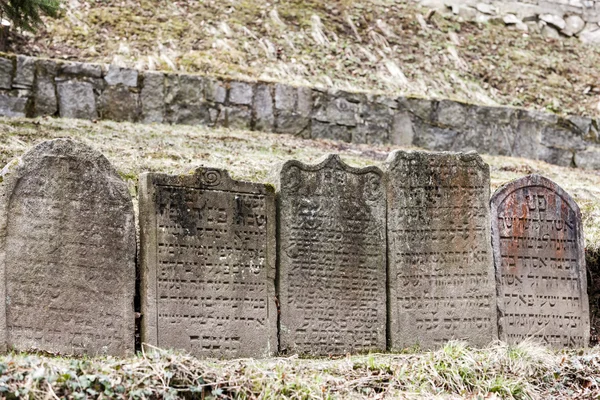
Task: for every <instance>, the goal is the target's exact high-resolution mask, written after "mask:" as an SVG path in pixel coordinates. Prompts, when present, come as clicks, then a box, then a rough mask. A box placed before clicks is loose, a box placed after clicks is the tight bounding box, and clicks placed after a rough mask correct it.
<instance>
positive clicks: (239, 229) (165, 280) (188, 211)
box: [140, 168, 277, 358]
mask: <svg viewBox="0 0 600 400" xmlns="http://www.w3.org/2000/svg"><path fill="white" fill-rule="evenodd" d="M140 179H141V188H142V194H141V198H140V220H141V230H142V235H141V238H142V242H141V245H142V312H143V314H144V316H143V329H142V340H143V341H145V342H148V343H151V344H155V345H158V346H160V347H163V348H177V349H184V350H187V351H189V352H191V353H192V354H194V355H196V356H199V357H219V358H235V357H266V356H269V355H271V354H273V353H275V352H276V351H277V310H276V305H275V286H274V285H275V194H274V191H273V190H267V187H266V186H265V185H262V184H253V183H247V182H238V181H234V180H231V178H230V177H229V175H228V174H227V172H226V171H224V170H217V169H202V168H201V169H198V170H197V171H196V172H195V173H194V174H192V175H184V176H169V175H159V174H144V175H142V177H141V178H140Z"/></svg>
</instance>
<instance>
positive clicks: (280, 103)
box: [275, 83, 298, 112]
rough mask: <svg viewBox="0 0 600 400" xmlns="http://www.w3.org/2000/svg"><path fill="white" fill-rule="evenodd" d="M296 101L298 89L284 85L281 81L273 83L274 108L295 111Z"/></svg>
mask: <svg viewBox="0 0 600 400" xmlns="http://www.w3.org/2000/svg"><path fill="white" fill-rule="evenodd" d="M297 103H298V89H297V88H295V87H293V86H290V85H285V84H283V83H277V84H276V85H275V109H276V110H282V111H289V112H293V111H296V104H297Z"/></svg>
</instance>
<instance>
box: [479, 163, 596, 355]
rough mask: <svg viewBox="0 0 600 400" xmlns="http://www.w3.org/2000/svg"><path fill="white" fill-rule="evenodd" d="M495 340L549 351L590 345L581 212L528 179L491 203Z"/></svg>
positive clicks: (553, 189) (560, 193) (561, 194)
mask: <svg viewBox="0 0 600 400" xmlns="http://www.w3.org/2000/svg"><path fill="white" fill-rule="evenodd" d="M491 211H492V245H493V249H494V264H495V267H496V281H497V291H498V313H499V315H498V321H499V333H500V339H502V340H505V341H508V342H509V343H515V342H519V341H521V340H523V339H525V338H528V337H531V338H533V339H534V340H537V341H539V342H542V343H545V344H548V345H551V346H554V347H584V346H587V344H588V340H589V330H590V321H589V305H588V297H587V283H586V270H585V258H584V242H583V232H582V226H581V213H580V211H579V207H578V206H577V204H576V203H575V201H573V199H572V198H571V196H569V194H567V192H565V191H564V190H563V189H561V188H560V187H559V186H558V185H557V184H556V183H554V182H552V181H551V180H549V179H546V178H544V177H542V176H539V175H530V176H526V177H524V178H521V179H518V180H516V181H512V182H510V183H508V184H506V185H504V186H502V187H501V188H499V189H498V190H497V191H496V193H494V195H493V196H492V199H491Z"/></svg>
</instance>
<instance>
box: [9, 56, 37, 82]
mask: <svg viewBox="0 0 600 400" xmlns="http://www.w3.org/2000/svg"><path fill="white" fill-rule="evenodd" d="M34 79H35V58H33V57H27V56H21V55H19V56H17V71H16V73H15V79H14V80H13V83H12V85H13V88H15V89H31V88H32V87H33V80H34Z"/></svg>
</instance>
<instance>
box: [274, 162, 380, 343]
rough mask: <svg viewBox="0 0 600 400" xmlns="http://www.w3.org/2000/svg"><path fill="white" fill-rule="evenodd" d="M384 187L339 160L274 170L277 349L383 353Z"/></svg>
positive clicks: (367, 171)
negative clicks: (276, 173) (276, 174)
mask: <svg viewBox="0 0 600 400" xmlns="http://www.w3.org/2000/svg"><path fill="white" fill-rule="evenodd" d="M385 212H386V210H385V182H384V177H383V174H382V172H381V170H379V169H378V168H376V167H367V168H362V169H358V168H352V167H349V166H348V165H346V164H344V163H343V162H342V161H341V160H340V159H339V157H338V156H337V155H330V156H328V157H327V158H326V159H325V160H323V161H322V162H320V163H318V164H317V165H305V164H303V163H301V162H298V161H288V162H286V163H285V164H284V165H283V166H282V167H281V169H280V170H279V219H278V221H279V230H278V232H279V242H278V250H279V251H278V256H279V278H278V289H279V302H280V308H281V316H280V332H279V335H280V336H279V337H280V348H281V350H282V351H283V352H298V353H304V354H315V355H316V354H321V355H326V354H345V353H347V352H357V351H367V350H385V348H386V258H385Z"/></svg>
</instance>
